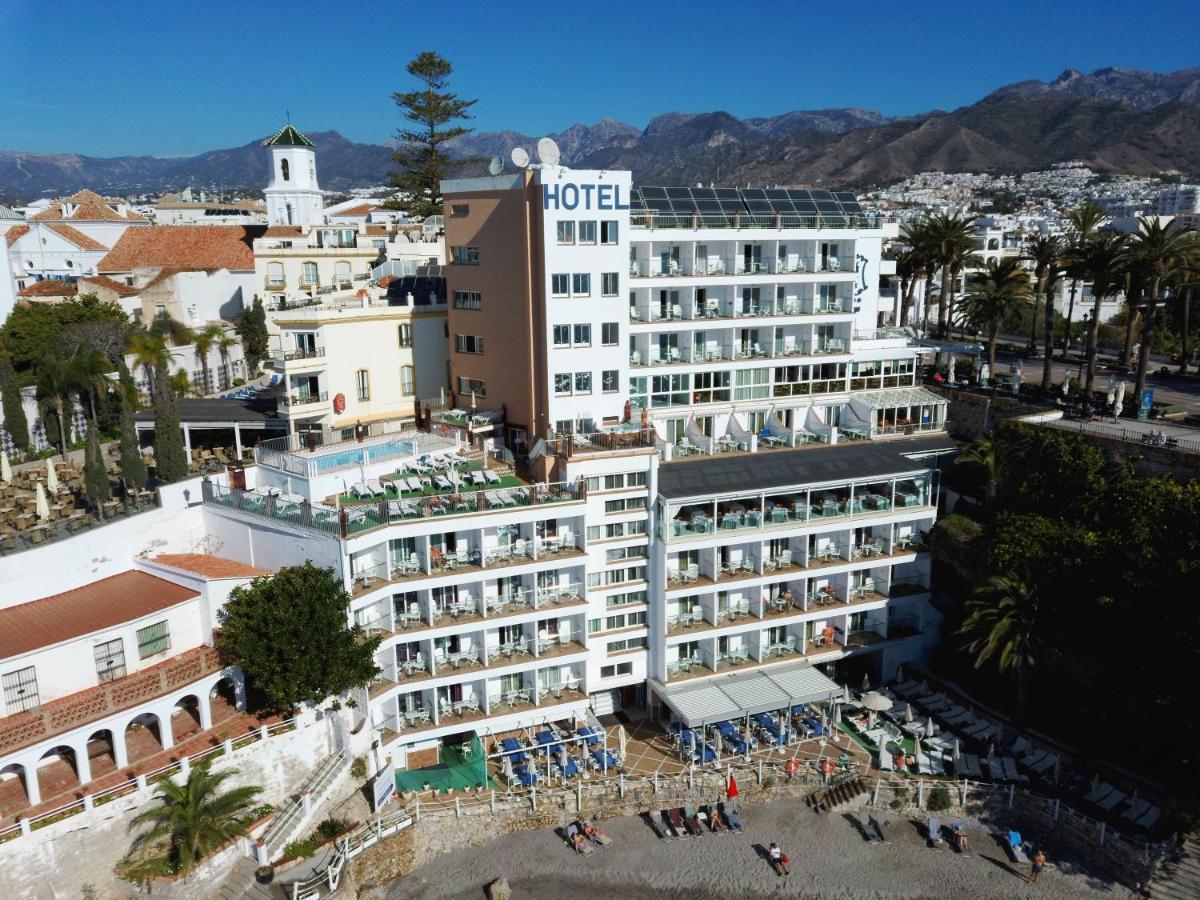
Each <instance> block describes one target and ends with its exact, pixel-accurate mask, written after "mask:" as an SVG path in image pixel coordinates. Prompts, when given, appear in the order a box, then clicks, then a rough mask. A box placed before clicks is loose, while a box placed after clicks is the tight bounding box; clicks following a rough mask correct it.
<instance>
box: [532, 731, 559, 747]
mask: <svg viewBox="0 0 1200 900" xmlns="http://www.w3.org/2000/svg"><path fill="white" fill-rule="evenodd" d="M556 740H558V738H556V737H555V736H554V732H552V731H549V730H546V731H539V732H538V733H537V742H538V743H539V744H541V745H542V746H543V747H545V746H547V745H548V744H553V743H554V742H555V741H556Z"/></svg>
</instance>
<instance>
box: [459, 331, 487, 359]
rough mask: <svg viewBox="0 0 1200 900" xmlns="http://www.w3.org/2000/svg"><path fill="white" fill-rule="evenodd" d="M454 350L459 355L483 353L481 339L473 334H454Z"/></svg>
mask: <svg viewBox="0 0 1200 900" xmlns="http://www.w3.org/2000/svg"><path fill="white" fill-rule="evenodd" d="M454 349H455V350H457V351H458V352H459V353H478V354H481V355H482V353H483V337H482V336H481V335H475V334H456V335H455V336H454Z"/></svg>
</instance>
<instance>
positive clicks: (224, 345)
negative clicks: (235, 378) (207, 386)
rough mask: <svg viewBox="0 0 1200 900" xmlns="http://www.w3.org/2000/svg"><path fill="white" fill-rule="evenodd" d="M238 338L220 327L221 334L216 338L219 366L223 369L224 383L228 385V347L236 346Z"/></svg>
mask: <svg viewBox="0 0 1200 900" xmlns="http://www.w3.org/2000/svg"><path fill="white" fill-rule="evenodd" d="M238 343H239V341H238V339H237V338H236V337H234V336H233V335H232V334H230V333H229V332H227V331H226V330H225V328H224V326H222V327H221V336H220V337H218V338H217V351H218V352H219V353H220V354H221V368H222V369H223V370H224V371H225V377H226V383H225V387H228V386H229V381H228V379H229V349H230V348H231V347H235V346H237V344H238Z"/></svg>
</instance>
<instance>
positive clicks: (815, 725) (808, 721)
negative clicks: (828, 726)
mask: <svg viewBox="0 0 1200 900" xmlns="http://www.w3.org/2000/svg"><path fill="white" fill-rule="evenodd" d="M804 724H805V725H806V726H807V727H808V730H809V731H811V732H812V734H813V737H820V736H821V735H823V734H824V733H825V729H824V727H822V725H821V720H820V719H814V718H813V717H812V716H808V717H807V718H805V719H804Z"/></svg>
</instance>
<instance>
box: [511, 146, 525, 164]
mask: <svg viewBox="0 0 1200 900" xmlns="http://www.w3.org/2000/svg"><path fill="white" fill-rule="evenodd" d="M511 158H512V161H513V165H514V166H516V167H517V168H518V169H523V168H525V167H526V166H527V165H529V151H528V150H526V149H525V148H524V147H513V150H512V154H511Z"/></svg>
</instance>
